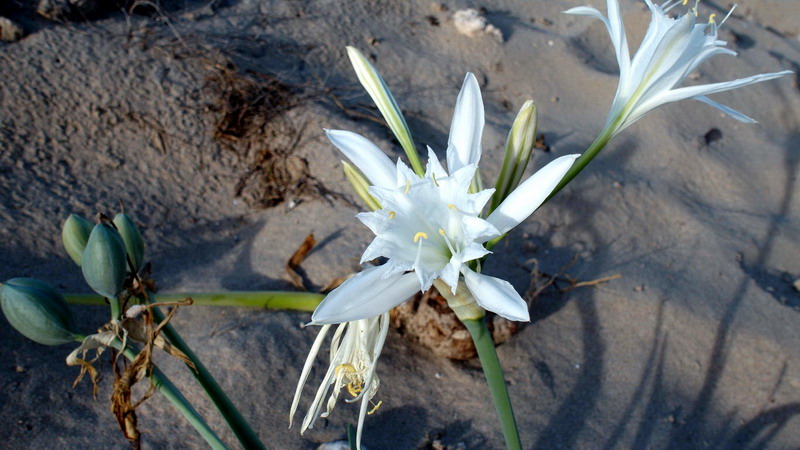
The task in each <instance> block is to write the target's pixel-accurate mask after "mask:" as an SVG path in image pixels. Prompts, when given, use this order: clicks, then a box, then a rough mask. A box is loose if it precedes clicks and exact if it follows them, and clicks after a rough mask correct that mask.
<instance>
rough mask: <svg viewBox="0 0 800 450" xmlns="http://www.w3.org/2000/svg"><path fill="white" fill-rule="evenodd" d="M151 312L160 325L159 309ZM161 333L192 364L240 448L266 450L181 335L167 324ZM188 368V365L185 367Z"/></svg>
mask: <svg viewBox="0 0 800 450" xmlns="http://www.w3.org/2000/svg"><path fill="white" fill-rule="evenodd" d="M159 300H161V301H163V300H164V297H160V298H159ZM150 301H151V302H155V298H154V296H153V295H152V294H151V296H150ZM151 310H152V311H153V318H154V319H155V321H156V322H157V323H162V322H163V321H164V319H165V317H164V314H163V313H162V312H161V311H160V310H159V308H152V309H151ZM161 332H162V333H163V334H164V336H165V337H166V338H167V339H168V340H169V341H170V343H171V344H172V345H174V346H175V348H177V349H178V350H180V351H182V352H183V353H184V354H186V356H187V357H188V358H189V360H190V361H192V363H193V364H194V367H195V369H196V370H191V367H189V369H190V371H191V372H192V375H194V377H195V379H197V381H198V383H200V385H201V386H202V387H203V389H205V391H206V394H208V397H209V398H210V399H211V401H212V402H214V405H215V406H216V407H217V409H218V410H219V412H220V414H221V415H222V417H223V418H224V419H225V421H226V422H228V426H230V428H231V430H232V431H233V433H234V434H235V435H236V438H237V439H239V442H241V444H242V446H244V448H246V449H248V450H249V449H266V447H265V446H264V444H263V443H262V442H261V440H260V439H259V438H258V435H257V434H256V432H255V431H253V429H252V428H251V427H250V424H248V423H247V421H246V420H245V419H244V417H243V416H242V413H240V412H239V410H238V409H236V405H234V404H233V402H232V401H231V399H229V398H228V396H227V395H225V392H224V391H223V390H222V388H221V387H220V385H219V383H217V380H216V379H214V377H213V376H212V375H211V372H209V371H208V369H206V366H205V365H203V363H202V362H201V361H200V358H198V357H197V355H196V354H195V353H194V351H192V349H191V348H190V347H189V346H188V345H187V344H186V342H185V341H184V340H183V338H181V335H180V334H178V332H177V331H175V329H174V328H173V327H172V325H170V324H169V323H167V324H166V325H165V326H164V328H162V329H161ZM187 366H188V365H187Z"/></svg>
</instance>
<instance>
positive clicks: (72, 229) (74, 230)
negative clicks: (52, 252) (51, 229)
mask: <svg viewBox="0 0 800 450" xmlns="http://www.w3.org/2000/svg"><path fill="white" fill-rule="evenodd" d="M93 226H94V225H92V223H91V222H89V221H88V220H86V219H84V218H83V217H81V216H79V215H77V214H70V215H69V217H67V220H65V221H64V226H63V227H62V228H61V242H63V243H64V249H65V250H66V251H67V254H69V257H70V258H72V260H73V261H75V264H77V265H79V266H80V265H81V257H82V256H83V250H84V249H85V248H86V241H88V240H89V234H90V233H91V232H92V227H93Z"/></svg>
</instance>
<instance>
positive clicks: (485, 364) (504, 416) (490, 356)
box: [462, 319, 522, 450]
mask: <svg viewBox="0 0 800 450" xmlns="http://www.w3.org/2000/svg"><path fill="white" fill-rule="evenodd" d="M462 322H463V323H464V325H465V326H466V327H467V330H469V333H470V334H471V335H472V340H473V341H474V342H475V348H476V349H477V350H478V358H480V360H481V367H482V368H483V374H484V376H486V383H487V384H488V385H489V392H490V393H491V394H492V402H493V403H494V407H495V410H496V411H497V417H498V418H499V419H500V426H501V427H502V429H503V437H505V440H506V448H508V449H509V450H519V449H521V448H522V443H521V442H520V439H519V431H518V430H517V421H516V419H515V418H514V411H513V409H512V408H511V398H509V396H508V389H507V388H506V380H505V378H503V368H502V367H500V360H499V359H497V351H496V350H495V348H494V342H493V341H492V335H491V334H490V333H489V329H488V328H486V322H485V321H484V319H467V320H462Z"/></svg>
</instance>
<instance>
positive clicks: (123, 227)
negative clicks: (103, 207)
mask: <svg viewBox="0 0 800 450" xmlns="http://www.w3.org/2000/svg"><path fill="white" fill-rule="evenodd" d="M114 225H116V227H117V231H118V232H119V235H120V236H121V237H122V242H124V243H125V250H127V252H128V256H130V258H131V262H132V263H133V267H134V269H136V270H139V267H141V264H142V259H144V240H143V239H142V235H141V233H139V230H138V229H137V228H136V225H134V223H133V220H131V218H130V217H129V216H128V215H127V214H125V213H119V214H117V215H116V216H115V217H114Z"/></svg>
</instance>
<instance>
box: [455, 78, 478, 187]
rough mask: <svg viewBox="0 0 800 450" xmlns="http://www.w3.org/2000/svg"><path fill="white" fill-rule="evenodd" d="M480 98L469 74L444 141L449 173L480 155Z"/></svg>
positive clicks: (473, 79) (475, 160) (470, 162)
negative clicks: (448, 136) (445, 141)
mask: <svg viewBox="0 0 800 450" xmlns="http://www.w3.org/2000/svg"><path fill="white" fill-rule="evenodd" d="M483 124H484V118H483V100H482V99H481V89H480V87H479V86H478V80H476V79H475V75H473V74H471V73H468V74H467V76H466V77H465V78H464V85H463V86H462V87H461V92H459V94H458V100H456V109H455V111H454V112H453V121H452V122H451V123H450V139H449V140H448V142H447V170H448V172H450V173H451V174H452V173H453V172H455V171H456V170H458V169H460V168H462V167H464V166H467V165H469V164H478V161H479V160H480V158H481V135H482V134H483Z"/></svg>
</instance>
